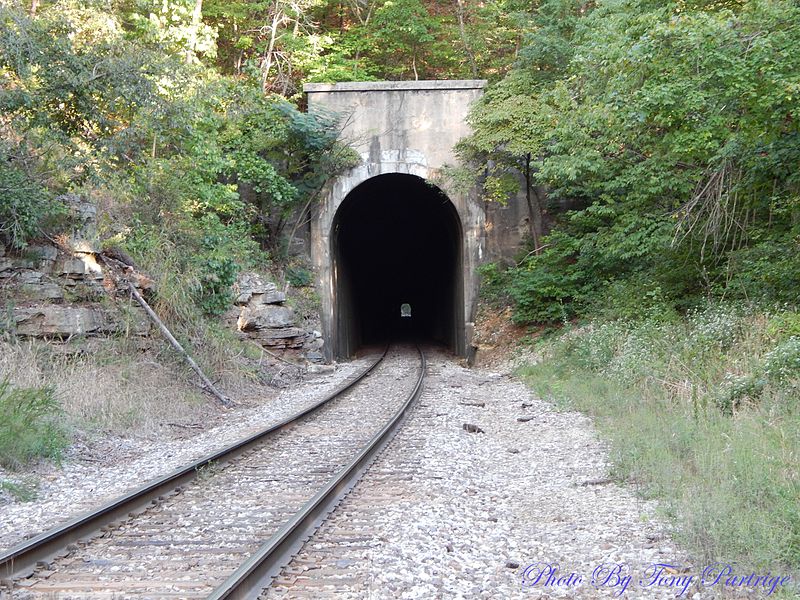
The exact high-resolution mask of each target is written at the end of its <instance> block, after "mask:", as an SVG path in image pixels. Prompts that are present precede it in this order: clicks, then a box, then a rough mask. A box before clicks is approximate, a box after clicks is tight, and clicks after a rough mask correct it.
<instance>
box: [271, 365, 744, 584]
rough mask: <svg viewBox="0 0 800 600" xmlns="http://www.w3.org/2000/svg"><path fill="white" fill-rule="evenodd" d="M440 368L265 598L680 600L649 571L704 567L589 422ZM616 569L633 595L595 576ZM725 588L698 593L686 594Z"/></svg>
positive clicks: (525, 392) (487, 375) (498, 382)
mask: <svg viewBox="0 0 800 600" xmlns="http://www.w3.org/2000/svg"><path fill="white" fill-rule="evenodd" d="M429 372H430V377H429V378H428V380H427V383H426V387H425V391H424V393H423V395H422V397H421V399H420V402H419V405H418V407H417V408H416V409H415V411H414V413H413V415H412V417H411V418H410V420H409V421H408V422H407V423H406V425H405V426H404V427H403V429H402V430H401V431H400V432H399V433H398V435H397V437H396V438H395V439H394V440H393V442H392V443H391V444H390V446H389V447H388V448H387V450H386V451H385V452H384V453H383V454H382V455H381V457H379V458H378V460H377V461H376V462H375V463H374V464H373V466H372V467H371V468H370V470H369V471H368V472H367V474H366V476H365V478H364V480H362V481H361V482H360V483H359V485H358V486H357V487H356V489H355V490H354V491H353V492H352V493H351V494H350V495H349V496H348V497H347V498H346V499H345V500H344V501H343V502H342V504H341V505H340V506H339V507H338V508H337V509H336V511H335V512H334V513H333V515H332V518H331V519H330V520H328V521H327V522H326V523H325V524H324V525H323V527H322V528H321V529H320V530H319V531H318V532H317V534H316V535H315V536H314V537H312V539H311V540H310V541H309V542H308V543H307V544H306V545H305V546H304V548H303V550H302V551H301V553H300V554H299V555H298V557H297V558H296V560H295V561H294V563H293V564H292V566H291V567H290V568H289V569H287V570H286V571H284V574H283V575H282V577H281V578H280V579H279V580H277V581H276V583H275V585H274V587H273V588H272V589H271V590H270V591H269V592H268V593H267V594H265V597H267V598H295V599H296V598H337V599H348V598H351V599H363V598H376V599H377V598H380V599H383V598H402V599H429V598H448V599H450V598H459V599H460V598H464V599H467V598H469V599H473V598H492V599H494V598H497V599H501V598H502V599H508V598H581V599H584V598H586V599H588V598H616V597H624V598H632V599H638V598H675V597H677V596H678V593H679V592H680V589H676V588H675V587H669V585H668V584H669V583H670V582H672V581H673V580H672V579H671V576H670V575H669V574H668V573H664V576H666V577H667V579H664V580H662V585H661V586H660V587H659V586H651V587H645V586H643V585H641V583H640V581H645V582H646V581H647V580H648V577H647V573H646V570H647V569H648V567H649V568H651V569H652V565H653V564H656V563H669V564H672V565H678V566H681V567H684V568H686V567H691V568H692V571H691V573H696V569H697V567H698V566H697V565H691V563H690V560H689V559H688V557H687V554H686V553H685V552H683V551H682V550H681V549H680V548H677V547H676V545H675V544H674V543H673V542H672V541H671V540H670V536H669V532H668V531H667V529H666V527H665V526H664V524H663V523H662V522H660V521H659V519H658V518H657V517H656V515H655V506H654V504H652V503H649V502H643V501H641V500H639V499H637V498H636V496H635V495H634V493H633V491H632V490H630V489H628V488H625V487H620V486H618V485H616V484H614V483H612V482H610V481H609V480H608V479H607V478H608V462H607V448H606V446H605V445H604V444H603V443H602V442H601V441H600V440H599V439H598V437H597V435H596V433H595V431H594V428H593V426H592V423H591V421H590V419H588V418H587V417H585V416H583V415H581V414H578V413H572V412H557V411H556V410H555V409H554V408H553V407H552V406H551V405H550V404H548V403H547V402H544V401H542V400H540V399H537V398H535V397H533V396H532V394H531V392H530V390H529V389H528V388H527V387H526V386H525V385H524V384H522V383H520V382H519V381H516V380H514V379H513V378H510V377H508V376H506V375H502V374H500V373H492V372H487V371H479V370H467V369H464V368H462V367H459V366H457V365H456V364H454V363H453V362H452V360H448V359H447V357H445V356H444V355H442V354H440V353H431V357H430V360H429ZM470 403H478V404H479V403H485V407H483V408H481V407H479V406H469V405H468V404H470ZM523 403H524V404H526V405H527V406H526V407H525V408H523V406H522V405H523ZM529 416H532V417H533V419H532V420H530V421H527V422H520V421H518V420H517V419H518V418H519V417H529ZM464 424H473V425H477V426H478V427H480V428H481V429H482V430H483V431H484V433H468V432H467V431H465V430H464V428H463V425H464ZM537 563H538V565H539V566H538V567H537V566H535V565H536V564H537ZM604 564H605V565H611V568H613V565H618V564H621V565H624V567H623V571H622V573H621V575H622V576H623V577H624V576H625V575H630V576H631V579H630V581H629V583H628V584H627V587H626V589H625V591H624V593H622V594H620V592H621V590H622V587H623V586H622V583H623V581H624V580H618V579H617V577H616V576H614V575H610V576H609V575H608V574H607V573H606V574H604V575H602V576H599V575H600V573H597V574H598V577H597V578H596V581H598V582H603V581H607V582H608V585H605V586H603V585H597V586H594V585H592V579H593V573H595V569H597V568H598V567H600V566H601V565H604ZM546 565H552V566H553V567H556V566H557V568H558V576H559V577H560V576H562V575H565V576H568V575H569V574H570V573H573V572H574V573H575V574H576V576H578V575H579V576H581V578H582V581H581V583H580V584H578V585H567V584H566V582H565V581H562V583H561V584H560V585H558V584H554V583H552V582H551V584H550V585H545V582H546V580H547V576H546V574H545V576H543V577H542V578H541V579H539V580H538V581H537V580H536V579H535V577H534V574H535V573H537V572H538V571H539V570H541V569H543V568H544V569H547V568H548V567H547V566H546ZM617 582H619V583H620V585H616V586H612V585H611V584H613V583H617ZM718 591H719V590H713V589H710V588H706V589H704V590H700V589H699V588H698V587H697V586H693V587H691V588H690V589H689V590H687V592H686V593H684V594H683V595H682V596H681V598H687V597H692V598H694V600H700V599H708V598H712V597H717V596H718ZM749 597H756V595H755V594H753V595H751V596H749Z"/></svg>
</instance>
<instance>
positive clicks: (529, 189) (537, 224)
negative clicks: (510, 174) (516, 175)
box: [525, 154, 544, 254]
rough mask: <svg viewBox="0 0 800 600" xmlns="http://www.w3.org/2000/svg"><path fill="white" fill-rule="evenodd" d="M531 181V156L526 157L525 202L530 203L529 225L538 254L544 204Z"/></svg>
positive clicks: (540, 247)
mask: <svg viewBox="0 0 800 600" xmlns="http://www.w3.org/2000/svg"><path fill="white" fill-rule="evenodd" d="M532 184H533V182H532V181H531V155H530V154H526V155H525V200H526V201H527V203H528V225H529V229H530V233H531V237H532V238H533V249H534V252H535V253H536V254H541V252H542V236H543V234H544V229H543V218H542V203H541V199H540V198H539V194H537V193H536V191H535V190H534V189H533V185H532Z"/></svg>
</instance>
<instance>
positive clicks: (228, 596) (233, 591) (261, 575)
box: [208, 347, 426, 600]
mask: <svg viewBox="0 0 800 600" xmlns="http://www.w3.org/2000/svg"><path fill="white" fill-rule="evenodd" d="M417 351H418V352H419V356H420V365H421V366H420V371H419V376H418V378H417V383H416V385H415V386H414V389H413V391H412V392H411V393H410V394H409V396H408V398H407V399H406V401H405V402H404V403H403V405H402V406H401V407H400V409H399V410H398V411H397V412H396V413H395V414H394V416H393V417H392V418H391V419H390V420H389V422H388V423H387V424H386V425H385V426H384V427H383V429H381V430H380V431H379V432H378V433H377V434H375V436H374V437H373V438H372V439H371V440H370V441H369V442H367V445H366V446H364V447H363V448H362V449H361V451H360V452H359V453H358V455H357V456H356V457H355V458H354V459H353V460H352V461H351V462H350V463H349V464H347V465H346V466H345V467H344V468H343V469H342V470H341V471H339V472H338V473H337V474H336V475H334V476H333V478H331V480H330V481H329V482H328V483H327V484H326V485H325V487H324V488H322V489H321V490H320V491H319V492H317V494H316V495H315V496H314V497H313V498H312V499H311V500H309V501H308V502H307V503H306V504H305V505H304V506H303V508H301V509H300V510H299V511H298V512H297V513H295V514H294V515H293V516H292V517H291V518H290V519H289V520H288V521H287V522H286V523H284V525H283V526H282V527H281V528H280V529H279V530H278V531H277V532H276V533H275V534H274V535H273V536H272V537H271V538H270V539H269V540H267V541H266V542H265V543H264V544H263V545H262V546H261V547H260V548H259V549H258V550H257V551H256V552H255V553H254V554H253V555H252V556H251V557H250V558H249V559H248V560H247V561H245V562H244V563H243V564H242V565H241V566H240V567H239V568H238V569H236V571H234V572H233V574H231V576H230V577H228V579H227V580H225V581H224V582H223V583H222V584H221V585H220V586H218V587H217V588H216V589H215V590H214V591H213V592H212V593H211V595H210V596H208V600H243V599H248V600H252V599H255V598H258V596H259V595H260V594H261V592H262V590H264V589H265V588H266V587H268V585H269V583H270V582H271V580H272V579H273V578H274V577H277V576H278V575H279V574H280V572H281V570H282V569H283V567H284V566H285V565H286V564H288V563H289V561H290V560H291V558H292V556H293V555H295V554H296V553H297V552H298V551H299V550H300V548H301V547H302V546H303V544H304V543H305V542H306V540H307V539H308V538H309V537H310V536H311V535H312V534H313V533H314V531H316V529H317V528H318V527H319V526H320V525H321V524H322V522H323V521H324V520H325V518H326V517H327V515H328V514H330V513H331V512H332V511H333V509H334V508H335V507H336V505H337V504H339V502H340V501H341V500H342V499H343V498H344V496H345V495H346V494H347V493H348V492H349V491H350V490H351V489H353V487H354V486H355V485H356V483H358V480H359V479H360V478H361V476H362V475H363V474H364V472H365V471H366V470H367V468H369V465H370V464H371V463H372V461H373V460H374V459H375V458H376V457H377V456H378V454H379V453H380V452H381V450H383V449H384V448H385V447H386V445H387V444H388V443H389V442H390V441H391V440H392V438H393V437H394V435H395V433H397V430H398V429H399V428H400V425H402V423H403V422H404V421H405V418H406V416H407V415H408V413H409V411H410V410H411V408H412V407H413V404H414V401H415V400H416V399H417V398H418V397H419V395H420V393H421V392H422V385H423V382H424V380H425V371H426V361H425V354H424V353H423V352H422V350H421V349H420V348H419V347H417Z"/></svg>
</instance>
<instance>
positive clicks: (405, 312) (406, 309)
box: [400, 302, 411, 317]
mask: <svg viewBox="0 0 800 600" xmlns="http://www.w3.org/2000/svg"><path fill="white" fill-rule="evenodd" d="M400 316H401V317H411V305H410V304H409V303H408V302H405V303H403V304H401V305H400Z"/></svg>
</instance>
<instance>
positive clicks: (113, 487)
mask: <svg viewBox="0 0 800 600" xmlns="http://www.w3.org/2000/svg"><path fill="white" fill-rule="evenodd" d="M369 362H370V359H369V358H363V359H359V360H355V361H352V362H350V363H345V364H342V365H338V367H337V368H336V370H335V371H334V372H332V373H329V374H325V375H320V376H317V377H315V378H314V379H311V380H308V381H306V382H304V383H302V384H300V385H299V386H295V387H292V388H289V389H286V390H283V391H281V392H280V393H279V394H278V395H277V397H276V398H274V399H273V400H270V401H268V402H266V403H264V404H263V405H260V406H257V407H253V408H237V409H234V410H233V411H232V412H231V413H230V420H229V421H227V422H225V423H224V424H222V425H219V426H216V427H213V428H211V429H207V430H204V431H201V432H198V434H197V435H196V436H194V437H191V438H189V439H181V440H170V441H164V442H161V443H159V444H158V445H157V446H154V445H153V442H152V440H148V439H137V438H125V439H121V438H114V439H112V440H107V441H106V442H105V445H107V446H109V458H108V459H107V460H106V459H103V460H100V461H99V462H94V461H93V462H84V461H82V460H80V458H81V456H80V452H78V453H75V452H73V453H71V455H72V456H74V455H75V454H77V456H74V458H73V459H72V460H70V461H69V462H67V463H66V464H65V465H63V467H62V468H60V469H59V468H57V467H55V466H52V467H45V468H44V469H41V470H40V474H39V477H40V482H39V485H38V489H37V494H36V499H35V500H34V501H33V502H11V503H6V504H0V551H2V550H4V549H7V548H9V547H11V546H13V545H15V544H17V543H18V542H20V541H22V540H24V539H27V538H30V537H32V536H34V535H36V534H38V533H41V532H42V531H44V530H46V529H48V528H50V527H53V526H55V525H57V524H59V523H61V522H62V521H65V520H67V519H68V518H70V517H72V516H75V515H78V514H81V513H83V512H86V511H88V510H90V509H92V508H93V507H96V506H98V505H100V504H102V503H103V502H106V501H109V500H112V499H113V498H115V497H117V496H119V495H121V494H123V493H124V492H125V491H126V490H129V489H133V488H135V487H138V486H140V485H142V484H144V483H145V482H147V481H149V480H151V479H154V478H156V477H158V476H160V475H164V474H166V473H169V472H170V471H172V470H174V469H176V468H178V467H180V466H182V465H185V464H187V463H190V462H192V461H194V460H196V459H198V458H201V457H203V456H205V455H207V454H210V453H211V452H213V451H215V450H217V449H220V448H222V447H223V446H226V445H228V444H230V443H232V442H235V441H237V440H239V439H241V438H243V437H245V436H247V435H248V434H251V433H254V432H256V431H259V430H261V429H263V428H265V427H267V426H269V425H270V424H272V423H275V422H277V421H279V420H281V419H283V418H285V417H287V416H288V415H290V414H292V413H294V412H296V411H298V410H300V409H301V408H302V407H304V406H308V405H310V404H313V403H314V402H316V401H318V400H320V399H321V398H322V397H323V396H325V394H327V393H329V392H330V391H332V390H333V389H334V388H335V387H336V386H337V385H338V384H340V383H341V382H342V381H344V380H345V379H346V378H347V377H349V376H350V375H352V374H354V373H356V372H358V371H360V370H362V369H363V368H364V367H366V366H367V365H368V364H369ZM270 393H271V392H270ZM91 450H92V456H96V455H97V449H96V448H94V449H91ZM0 475H2V473H0Z"/></svg>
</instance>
